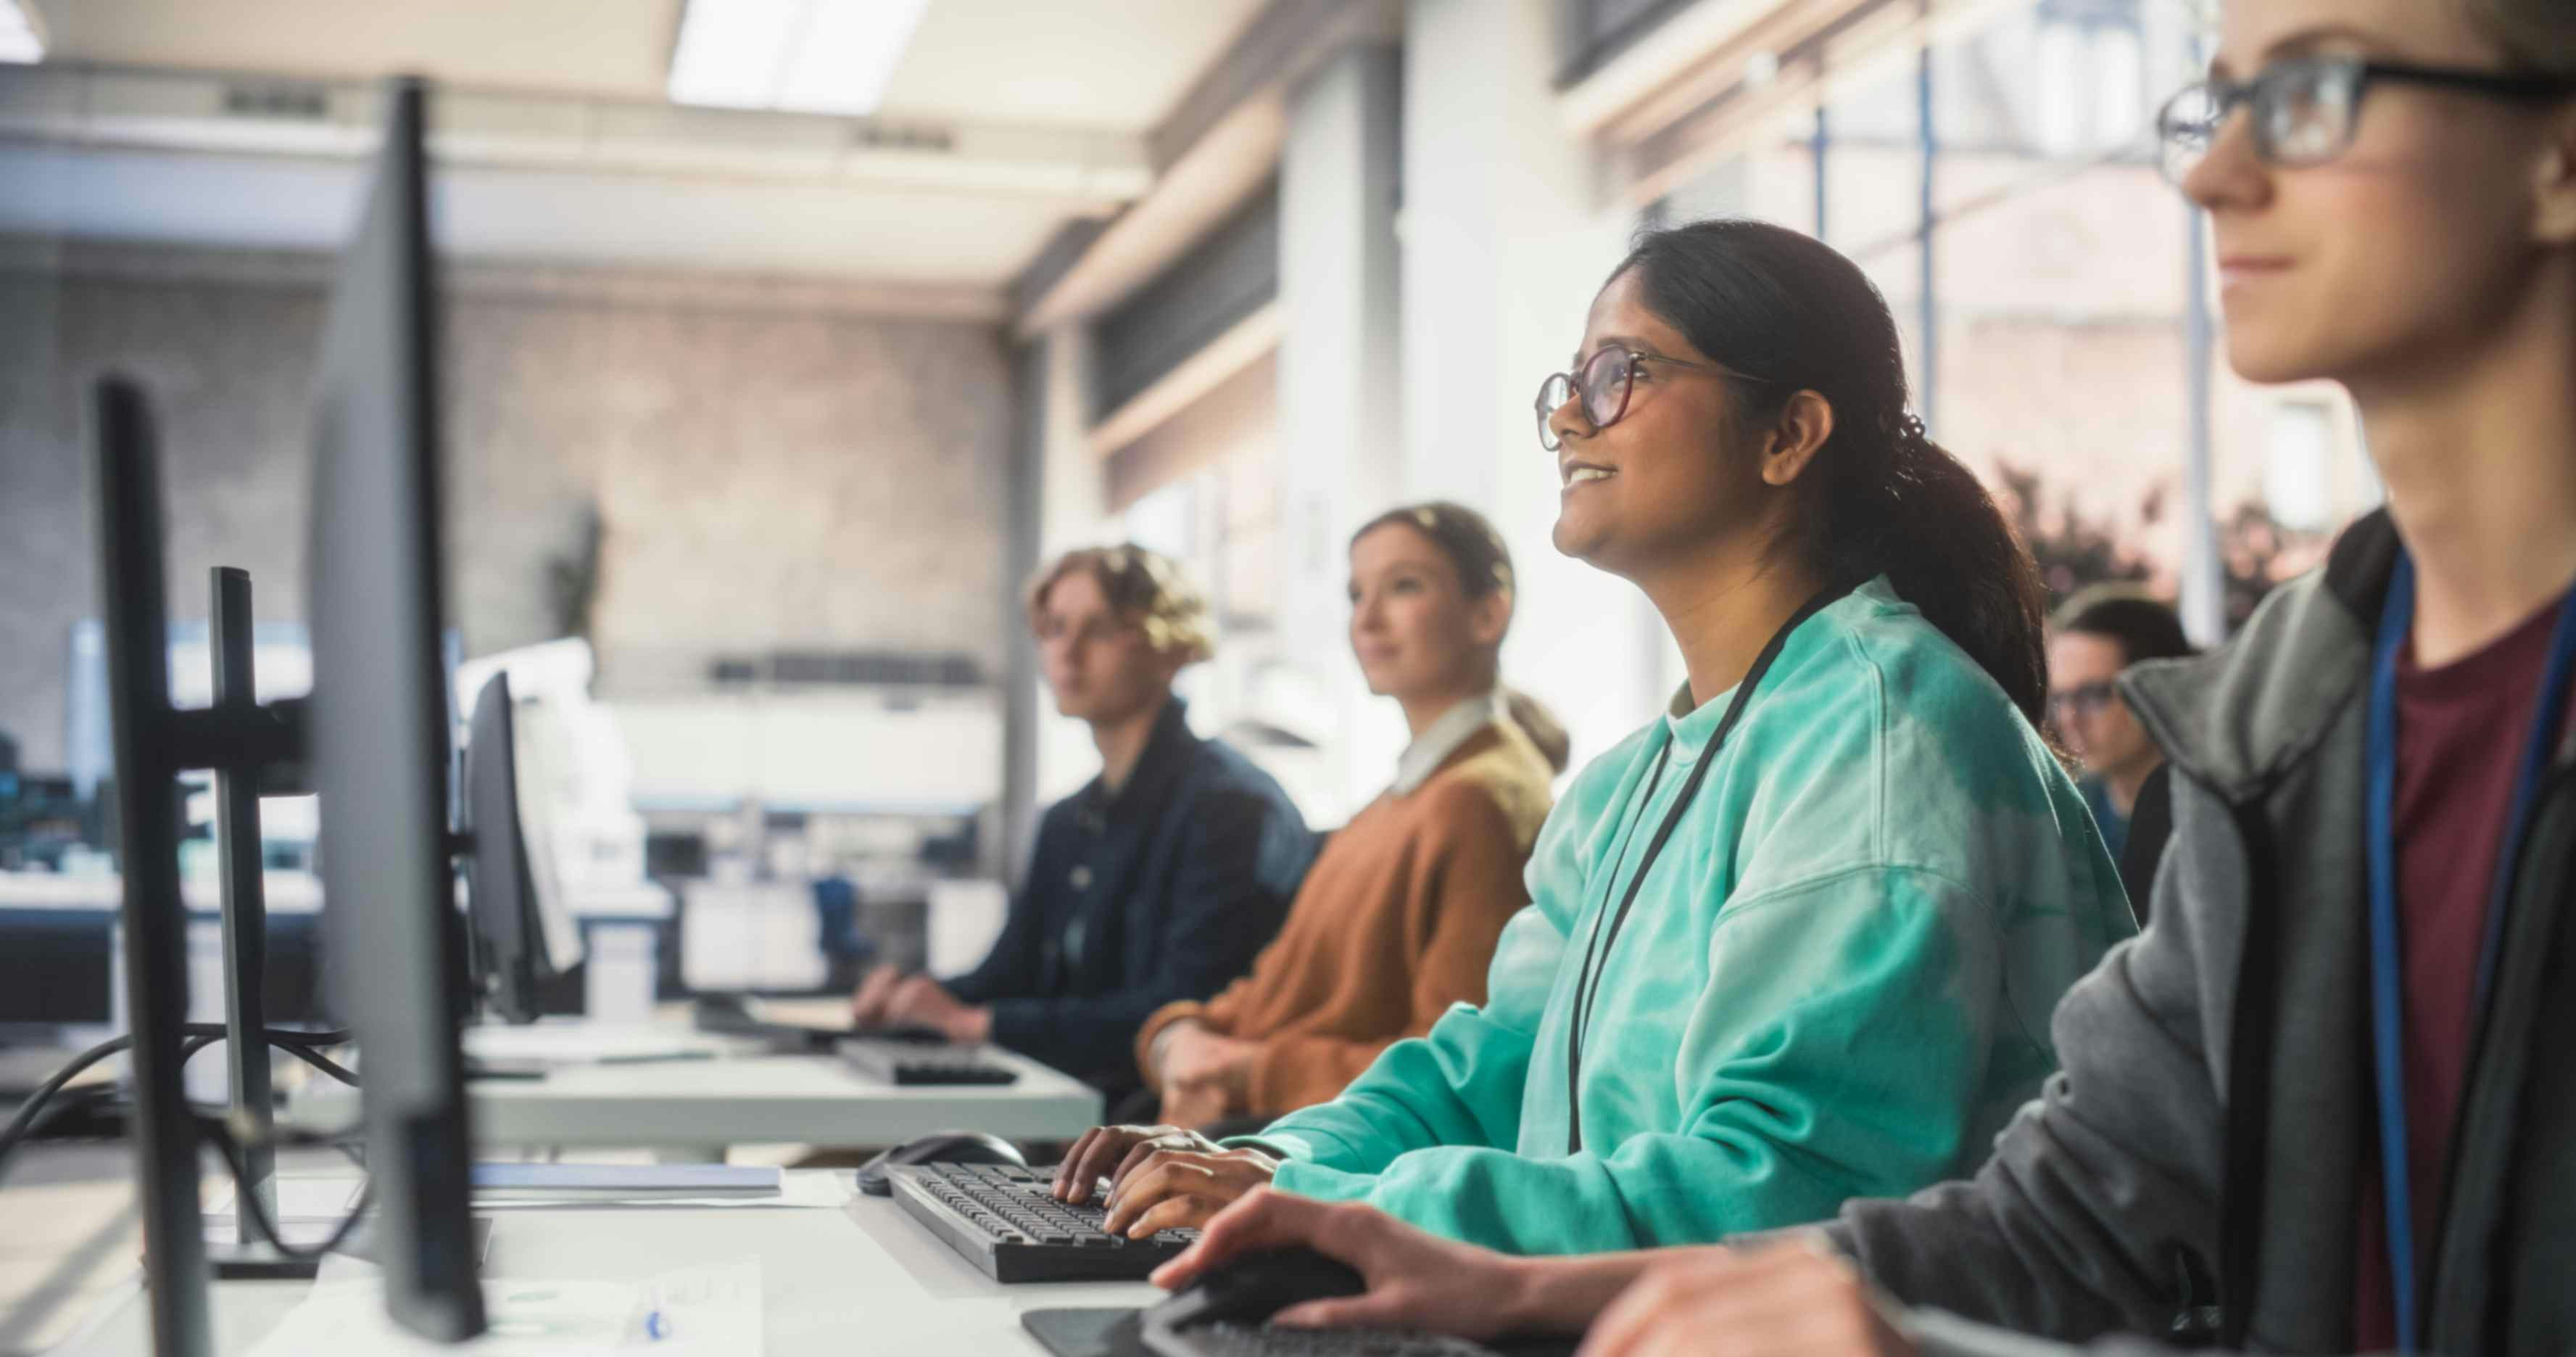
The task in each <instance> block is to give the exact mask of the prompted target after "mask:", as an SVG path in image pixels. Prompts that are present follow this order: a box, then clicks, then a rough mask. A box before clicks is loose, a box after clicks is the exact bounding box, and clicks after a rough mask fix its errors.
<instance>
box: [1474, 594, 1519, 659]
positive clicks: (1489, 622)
mask: <svg viewBox="0 0 2576 1357" xmlns="http://www.w3.org/2000/svg"><path fill="white" fill-rule="evenodd" d="M1511 626H1512V596H1511V594H1510V593H1508V592H1506V591H1504V590H1502V589H1496V590H1494V591H1493V592H1491V593H1489V594H1487V595H1485V596H1484V597H1483V598H1479V599H1474V600H1472V601H1470V602H1469V603H1468V604H1467V639H1468V640H1471V641H1473V642H1475V643H1476V644H1477V645H1479V646H1483V647H1487V648H1491V647H1493V646H1498V645H1501V644H1502V643H1503V633H1504V632H1506V631H1509V630H1511Z"/></svg>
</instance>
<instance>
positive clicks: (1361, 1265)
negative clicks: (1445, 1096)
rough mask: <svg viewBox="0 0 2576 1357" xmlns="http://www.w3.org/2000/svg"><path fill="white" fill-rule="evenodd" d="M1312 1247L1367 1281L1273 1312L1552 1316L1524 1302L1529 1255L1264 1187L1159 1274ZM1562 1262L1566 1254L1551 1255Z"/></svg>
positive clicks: (1462, 1325)
mask: <svg viewBox="0 0 2576 1357" xmlns="http://www.w3.org/2000/svg"><path fill="white" fill-rule="evenodd" d="M1288 1248H1307V1249H1313V1250H1315V1251H1316V1252H1318V1253H1321V1254H1323V1255H1325V1256H1326V1257H1329V1258H1332V1259H1334V1260H1336V1261H1339V1262H1342V1263H1346V1264H1348V1265H1350V1267H1352V1268H1353V1269H1355V1270H1356V1271H1358V1273H1359V1274H1360V1276H1361V1277H1363V1278H1365V1279H1366V1280H1367V1282H1368V1289H1367V1290H1366V1291H1363V1292H1361V1293H1360V1294H1359V1295H1356V1296H1346V1297H1343V1298H1341V1299H1338V1300H1319V1301H1308V1302H1306V1303H1304V1304H1301V1305H1293V1306H1290V1307H1288V1308H1287V1309H1284V1310H1281V1311H1280V1312H1279V1313H1278V1314H1276V1315H1273V1316H1271V1320H1272V1322H1274V1323H1278V1324H1285V1325H1292V1326H1303V1327H1313V1328H1367V1329H1401V1330H1409V1331H1413V1332H1418V1333H1442V1334H1455V1335H1457V1336H1459V1337H1461V1338H1475V1339H1482V1338H1492V1337H1495V1336H1497V1335H1500V1334H1504V1333H1512V1332H1521V1331H1529V1332H1539V1331H1544V1330H1547V1329H1551V1328H1563V1327H1571V1328H1577V1329H1579V1328H1580V1327H1581V1319H1582V1318H1584V1317H1588V1316H1582V1317H1576V1318H1575V1319H1574V1322H1573V1324H1572V1325H1571V1326H1564V1325H1559V1324H1552V1323H1550V1322H1548V1320H1547V1319H1546V1318H1545V1317H1544V1316H1541V1315H1539V1314H1537V1313H1535V1312H1534V1311H1533V1310H1532V1309H1530V1308H1529V1307H1528V1306H1527V1305H1525V1304H1524V1303H1523V1301H1524V1298H1526V1297H1528V1296H1530V1295H1531V1294H1532V1292H1533V1287H1532V1285H1531V1283H1530V1279H1529V1277H1528V1276H1527V1275H1526V1274H1528V1273H1529V1272H1530V1271H1531V1269H1530V1267H1529V1266H1528V1265H1529V1264H1530V1263H1532V1262H1534V1261H1539V1260H1528V1259H1518V1258H1511V1257H1507V1256H1505V1255H1503V1254H1499V1253H1495V1252H1493V1251H1492V1250H1490V1249H1480V1248H1477V1247H1475V1246H1473V1245H1469V1244H1458V1243H1452V1242H1451V1241H1449V1240H1446V1239H1441V1238H1438V1237H1437V1236H1434V1235H1430V1234H1425V1233H1424V1232H1422V1231H1420V1230H1417V1229H1415V1228H1413V1227H1412V1226H1410V1225H1407V1224H1405V1223H1403V1222H1402V1221H1399V1220H1397V1219H1396V1218H1395V1217H1393V1216H1390V1215H1388V1214H1386V1213H1385V1212H1383V1211H1380V1210H1378V1209H1376V1208H1375V1207H1371V1206H1362V1205H1360V1204H1359V1203H1357V1202H1319V1201H1313V1200H1310V1199H1308V1198H1304V1197H1296V1196H1291V1195H1289V1194H1287V1193H1284V1192H1273V1191H1270V1190H1268V1189H1266V1188H1265V1189H1261V1190H1258V1191H1255V1192H1252V1193H1250V1194H1248V1195H1246V1196H1245V1197H1244V1198H1243V1199H1242V1200H1241V1201H1238V1202H1236V1203H1235V1204H1234V1205H1233V1206H1231V1207H1228V1208H1227V1209H1226V1210H1225V1211H1223V1212H1221V1213H1219V1214H1218V1215H1217V1217H1216V1218H1215V1219H1214V1220H1212V1221H1210V1222H1209V1223H1208V1225H1207V1227H1206V1230H1205V1233H1204V1234H1203V1235H1201V1237H1200V1239H1199V1242H1198V1243H1196V1244H1193V1245H1191V1246H1190V1249H1189V1251H1188V1252H1186V1253H1183V1254H1182V1255H1181V1256H1180V1257H1178V1258H1175V1259H1173V1260H1172V1261H1170V1262H1168V1263H1165V1264H1164V1265H1163V1266H1162V1267H1161V1268H1160V1269H1159V1270H1157V1271H1156V1272H1155V1273H1154V1275H1153V1279H1152V1280H1153V1282H1154V1284H1155V1285H1156V1286H1162V1287H1168V1288H1170V1289H1173V1290H1179V1289H1180V1288H1181V1287H1183V1286H1186V1285H1188V1284H1189V1283H1190V1282H1192V1281H1195V1280H1197V1279H1198V1277H1199V1276H1201V1275H1202V1274H1204V1273H1206V1272H1208V1271H1210V1270H1213V1269H1216V1268H1220V1267H1223V1266H1224V1265H1226V1264H1227V1263H1230V1262H1232V1261H1234V1260H1235V1259H1238V1258H1241V1257H1243V1256H1244V1255H1246V1254H1252V1253H1262V1252H1267V1251H1269V1250H1271V1249H1288ZM1545 1261H1558V1260H1545Z"/></svg>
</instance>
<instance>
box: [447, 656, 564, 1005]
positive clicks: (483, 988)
mask: <svg viewBox="0 0 2576 1357" xmlns="http://www.w3.org/2000/svg"><path fill="white" fill-rule="evenodd" d="M518 736H519V731H518V715H517V712H516V710H515V708H514V707H513V706H512V703H511V697H510V676H509V675H508V674H495V675H493V676H492V679H491V681H490V682H488V683H485V684H484V685H483V691H482V692H480V693H478V694H476V695H475V699H474V715H473V717H472V724H470V725H469V726H468V727H467V728H466V740H465V814H466V827H467V829H468V830H469V831H470V833H471V835H472V839H473V844H474V849H473V856H472V857H471V858H470V859H469V861H470V862H471V864H472V869H471V875H470V876H469V877H468V878H467V886H468V893H467V895H466V913H465V917H466V920H467V929H468V931H469V933H470V934H471V935H472V942H473V955H474V980H475V991H476V993H477V994H478V995H479V996H480V997H481V999H482V1001H483V1004H484V1007H485V1009H486V1010H487V1011H488V1012H489V1013H490V1014H492V1015H493V1016H497V1017H501V1018H505V1019H507V1020H509V1021H511V1022H534V1021H536V1019H537V1016H538V1014H539V1013H540V1012H541V1011H542V1009H541V1006H540V1004H539V995H538V987H539V985H540V984H541V983H542V982H544V981H546V980H549V979H552V978H554V977H555V976H557V975H559V974H562V973H563V971H564V970H565V969H566V967H565V966H564V965H562V964H558V958H557V957H556V956H555V954H554V951H553V949H552V948H551V947H550V946H549V940H548V938H547V923H546V918H545V913H544V911H545V908H546V892H545V890H544V888H543V887H542V885H541V884H540V883H539V882H538V880H537V868H538V863H537V861H536V859H535V858H534V857H533V856H532V852H543V851H545V848H546V845H543V844H534V845H532V844H531V843H530V842H529V835H528V831H527V824H528V819H529V817H528V815H527V814H526V810H525V806H524V805H523V803H522V800H521V797H520V794H519V793H520V782H521V777H520V771H521V770H520V768H519V759H518Z"/></svg>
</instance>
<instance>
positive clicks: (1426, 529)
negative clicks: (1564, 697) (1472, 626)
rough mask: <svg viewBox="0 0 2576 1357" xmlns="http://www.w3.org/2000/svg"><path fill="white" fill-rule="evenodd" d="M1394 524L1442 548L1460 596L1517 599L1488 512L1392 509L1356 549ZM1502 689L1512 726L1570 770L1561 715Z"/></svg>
mask: <svg viewBox="0 0 2576 1357" xmlns="http://www.w3.org/2000/svg"><path fill="white" fill-rule="evenodd" d="M1390 523H1401V524H1403V525H1404V526H1405V527H1408V528H1411V529H1413V530H1414V531H1415V532H1418V533H1420V534H1422V535H1423V537H1424V538H1426V539H1428V540H1429V541H1430V543H1431V545H1433V546H1435V547H1437V548H1439V549H1440V554H1441V555H1442V556H1444V557H1447V558H1448V561H1449V564H1450V565H1451V566H1452V567H1454V568H1455V569H1456V570H1457V572H1458V588H1459V592H1460V593H1462V594H1464V595H1465V596H1466V598H1467V600H1468V601H1469V602H1471V603H1472V602H1474V601H1475V600H1477V599H1480V598H1484V597H1487V596H1489V595H1492V594H1502V595H1504V596H1505V597H1507V598H1508V597H1510V596H1512V594H1513V591H1514V584H1513V576H1512V549H1511V548H1510V547H1508V546H1505V545H1503V535H1502V534H1501V533H1499V532H1496V531H1494V525H1493V524H1492V523H1491V522H1489V521H1487V519H1486V518H1485V516H1484V515H1483V514H1480V513H1477V512H1476V511H1475V510H1473V509H1470V508H1468V507H1467V506H1466V505H1464V504H1456V503H1452V502H1450V501H1448V500H1445V499H1435V500H1428V501H1425V502H1424V503H1421V504H1407V505H1403V506H1401V507H1399V508H1394V509H1389V510H1387V511H1386V512H1385V513H1382V514H1379V515H1378V516H1377V517H1375V518H1372V519H1370V520H1369V521H1368V522H1366V523H1363V524H1361V525H1360V530H1359V531H1358V532H1355V533H1352V534H1351V545H1353V546H1358V545H1359V541H1360V539H1361V538H1363V537H1366V536H1368V535H1369V534H1370V533H1373V532H1375V531H1377V530H1378V529H1380V528H1383V527H1385V526H1387V525H1388V524H1390ZM1501 691H1502V698H1503V705H1504V706H1505V707H1506V708H1508V709H1509V710H1510V713H1511V718H1512V723H1513V724H1514V725H1517V726H1519V727H1520V728H1521V733H1522V734H1524V735H1527V736H1528V737H1529V738H1530V743H1531V744H1534V745H1536V746H1538V752H1539V754H1540V755H1541V756H1542V757H1544V758H1545V759H1546V760H1547V762H1548V766H1549V767H1551V768H1553V769H1555V770H1556V771H1557V772H1560V773H1562V772H1564V771H1565V765H1566V763H1567V762H1568V761H1569V760H1570V759H1571V758H1572V757H1573V754H1574V747H1573V742H1572V741H1571V740H1570V739H1569V738H1568V737H1567V736H1566V733H1565V726H1564V725H1563V724H1562V723H1560V722H1559V721H1558V720H1557V719H1556V714H1555V713H1554V712H1551V711H1549V710H1548V709H1547V708H1546V707H1545V706H1544V705H1542V704H1541V703H1540V702H1539V700H1538V699H1537V698H1534V697H1532V696H1530V695H1529V694H1527V693H1524V692H1521V691H1520V690H1518V689H1516V688H1508V687H1507V688H1503V689H1502V690H1501Z"/></svg>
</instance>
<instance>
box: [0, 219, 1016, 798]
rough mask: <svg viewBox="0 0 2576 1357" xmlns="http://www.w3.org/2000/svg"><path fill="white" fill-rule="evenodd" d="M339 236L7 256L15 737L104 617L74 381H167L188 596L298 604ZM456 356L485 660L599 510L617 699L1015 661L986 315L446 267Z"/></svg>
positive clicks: (464, 508)
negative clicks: (1009, 645)
mask: <svg viewBox="0 0 2576 1357" xmlns="http://www.w3.org/2000/svg"><path fill="white" fill-rule="evenodd" d="M326 263H327V261H321V260H312V259H301V258H294V257H286V256H274V255H261V256H245V255H230V254H217V253H213V252H205V251H176V250H171V251H163V250H153V249H142V248H130V247H119V248H116V249H113V250H99V249H86V250H85V249H82V248H79V247H63V246H60V245H52V246H18V247H14V248H10V249H7V250H0V731H6V732H8V733H9V734H11V735H12V736H14V737H15V738H16V739H17V740H18V741H19V743H20V747H21V758H22V763H23V765H24V766H26V767H28V768H31V769H51V768H58V767H60V766H61V764H62V761H63V754H64V751H63V722H64V711H63V702H64V696H63V689H64V682H65V674H66V670H67V666H68V659H67V648H68V647H67V638H68V636H69V632H70V628H71V626H72V624H73V622H74V621H75V620H76V619H79V618H83V617H95V616H97V615H98V602H97V599H96V584H95V572H96V564H95V560H94V556H95V551H96V547H95V543H94V539H93V534H92V531H91V523H90V520H91V516H92V510H91V508H90V506H89V503H88V498H87V493H86V483H87V473H86V471H85V469H84V466H83V461H82V459H83V456H84V453H83V446H84V443H83V440H84V439H85V437H86V433H85V421H86V415H85V404H86V395H85V392H86V389H87V386H88V384H89V382H90V380H91V379H92V378H93V377H95V376H96V375H97V374H99V373H101V372H103V371H108V370H120V371H123V372H126V373H128V374H130V375H132V376H134V377H136V378H138V379H140V380H141V381H142V382H143V384H144V385H145V386H146V387H147V389H148V390H149V391H150V392H151V395H152V398H153V401H154V404H155V407H156V409H157V411H158V413H159V415H160V418H161V424H162V430H163V437H164V452H163V465H164V483H165V493H166V497H167V500H168V517H169V523H168V532H169V552H168V555H169V562H170V571H171V580H170V588H171V590H172V595H171V597H172V614H173V616H174V617H176V618H181V619H187V618H202V617H203V616H204V615H205V572H206V569H207V567H209V566H212V565H217V564H224V565H239V566H244V567H246V568H248V569H249V570H250V571H251V572H252V577H253V581H254V587H255V590H256V592H257V596H258V610H259V613H260V615H261V616H262V617H263V618H271V619H292V618H300V617H301V616H302V615H303V592H304V590H303V572H304V539H305V500H306V489H305V483H306V479H307V475H308V467H309V459H310V452H309V436H308V428H309V420H310V408H311V407H310V401H309V391H310V385H311V381H312V374H313V370H314V359H315V348H316V346H317V345H318V343H319V337H320V329H321V321H322V308H323V293H324V269H325V266H326ZM454 281H455V285H454V286H452V287H451V288H450V289H449V298H450V300H449V310H448V316H447V325H448V329H447V338H446V343H445V348H444V357H445V359H446V363H447V367H446V392H445V401H444V405H445V410H446V419H447V423H446V435H447V446H448V449H449V453H448V465H447V486H448V492H447V516H448V536H447V541H448V546H449V555H450V562H449V611H450V613H451V615H452V621H453V622H454V623H455V624H456V625H458V626H459V627H461V628H462V630H463V632H464V636H465V644H466V651H467V653H468V654H469V655H472V654H481V653H485V652H489V651H492V650H496V649H501V648H505V647H510V646H516V645H522V644H526V643H528V642H532V641H538V640H544V639H547V638H549V637H551V636H554V635H556V634H559V628H560V625H561V624H560V618H561V616H562V609H561V607H560V605H559V604H558V602H557V601H556V591H555V590H554V588H553V587H552V586H551V584H550V577H551V575H552V573H553V568H554V567H555V565H556V564H557V563H559V562H570V561H572V560H575V559H577V558H578V556H579V555H580V551H581V544H582V542H583V540H584V537H585V532H586V529H585V524H586V522H587V521H588V520H589V519H590V517H591V516H592V515H593V514H596V516H597V521H598V523H599V527H600V538H599V540H600V552H599V567H600V568H599V574H598V580H599V583H598V589H597V593H596V601H595V604H594V607H593V611H592V623H593V626H592V639H593V641H594V643H595V644H596V645H597V646H598V648H599V652H600V665H601V689H602V693H603V695H604V696H609V697H615V696H619V695H621V694H640V693H667V692H672V691H687V690H689V689H692V688H695V687H698V686H701V685H703V684H704V682H705V679H704V675H705V671H706V662H707V660H708V659H710V658H711V657H712V656H714V655H715V654H718V653H721V652H741V651H746V650H765V649H769V648H773V647H807V648H820V647H885V648H900V649H920V650H938V651H957V652H963V653H966V654H968V655H972V656H974V657H975V658H976V659H977V660H978V661H979V662H980V663H981V664H982V665H983V666H984V667H985V668H986V671H987V672H988V673H998V672H999V671H1000V668H1001V663H1002V659H1003V641H1004V635H1005V633H1004V624H1005V621H1006V619H1005V617H1004V615H1003V608H1002V600H1003V599H1004V598H1005V597H1006V590H1005V587H1004V582H1003V578H1002V575H1003V568H1004V562H1003V554H1002V535H1003V532H1004V530H1005V522H1006V520H1005V508H1006V503H1005V501H1006V494H1005V491H1006V485H1005V478H1006V476H1007V459H1008V453H1009V436H1010V420H1011V404H1010V387H1009V375H1008V368H1007V364H1006V358H1005V354H1004V350H1003V347H1002V342H1001V338H1000V334H999V331H998V329H997V328H995V327H994V326H993V325H991V324H989V323H986V322H983V321H980V320H973V319H929V320H923V319H900V318H891V317H888V316H886V315H884V314H882V313H881V311H879V310H877V309H876V307H875V305H873V304H871V303H870V302H869V301H868V300H867V299H866V298H865V297H864V296H856V295H850V294H848V293H847V291H846V290H844V291H839V292H836V291H835V290H834V289H833V288H832V287H831V286H830V285H818V286H816V287H814V288H812V289H803V288H799V287H796V286H793V285H784V286H783V285H780V284H778V283H776V282H775V281H774V280H773V281H768V282H760V283H752V282H748V281H746V282H743V283H741V284H740V285H738V286H729V285H727V284H726V283H725V282H724V280H704V279H671V278H662V279H656V278H651V277H639V276H637V275H633V274H621V275H619V276H617V277H615V278H614V279H610V278H608V277H606V276H605V275H601V276H595V277H593V276H585V275H582V274H579V273H566V272H564V271H560V270H531V271H522V272H520V273H517V274H508V273H501V272H495V271H492V270H486V271H484V272H483V273H481V274H477V275H463V274H460V275H458V277H457V278H456V279H455V280H454Z"/></svg>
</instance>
